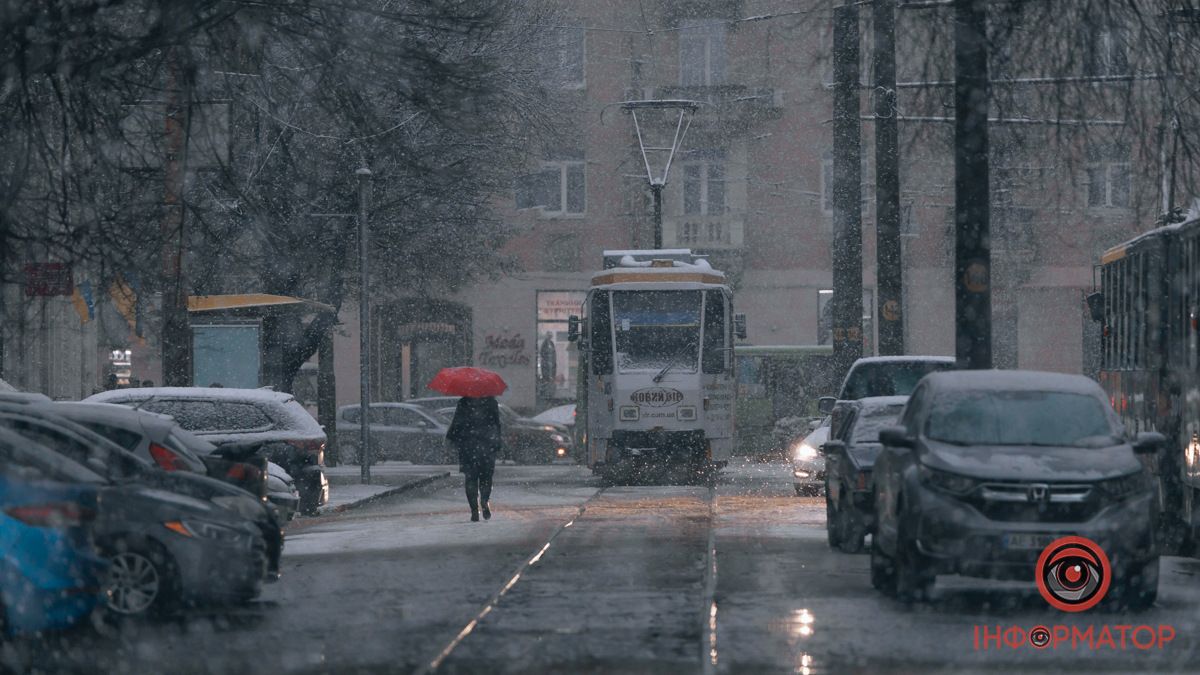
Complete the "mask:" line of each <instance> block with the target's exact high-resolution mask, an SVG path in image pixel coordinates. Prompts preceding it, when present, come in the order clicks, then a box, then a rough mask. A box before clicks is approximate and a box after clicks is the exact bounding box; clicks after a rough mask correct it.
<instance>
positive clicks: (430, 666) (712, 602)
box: [414, 485, 718, 675]
mask: <svg viewBox="0 0 1200 675" xmlns="http://www.w3.org/2000/svg"><path fill="white" fill-rule="evenodd" d="M614 487H617V486H611V485H606V486H603V487H601V488H600V489H598V490H597V491H596V492H595V493H594V494H593V495H591V496H590V497H588V498H587V499H586V500H585V501H584V502H583V503H582V504H580V505H579V507H578V508H577V510H576V512H575V513H574V514H573V515H572V516H571V517H570V518H569V519H567V520H566V521H564V522H563V523H561V524H559V525H558V526H557V527H556V528H555V529H554V531H553V532H551V534H550V535H549V536H548V537H546V539H545V541H544V542H543V543H542V544H541V545H540V546H539V547H538V548H537V550H536V551H534V552H533V553H532V554H531V555H530V556H528V557H527V558H526V559H524V560H523V561H522V562H521V564H520V565H518V566H517V568H516V569H515V570H514V571H513V573H512V574H511V575H510V576H509V577H508V578H507V580H506V581H505V583H504V584H503V585H501V586H500V588H499V589H498V590H496V592H495V593H493V594H492V596H491V597H490V598H489V599H488V600H487V602H485V603H484V604H483V606H481V607H480V608H479V610H478V611H477V612H475V614H474V615H473V616H472V617H471V619H470V621H468V622H467V623H466V624H465V625H464V626H462V628H461V629H459V630H458V631H457V632H456V633H455V635H454V636H453V637H452V638H451V639H450V640H449V641H448V642H446V643H445V644H444V645H442V646H441V647H440V648H439V649H438V650H437V651H436V652H435V653H433V654H432V655H431V656H429V657H426V658H424V659H422V661H421V665H420V667H418V668H417V670H416V671H414V672H415V673H416V675H429V674H431V673H436V672H438V671H439V669H441V668H442V666H443V664H445V663H446V661H447V660H448V659H449V658H450V657H451V656H452V655H453V654H454V653H455V652H456V650H458V648H459V647H460V646H461V645H462V643H463V642H464V641H465V640H466V639H467V638H468V637H469V636H470V635H471V634H472V633H474V632H475V631H476V629H477V628H478V627H479V626H480V624H481V623H482V622H483V620H484V619H485V618H487V617H488V616H489V615H490V614H492V613H493V612H494V611H496V610H497V609H498V608H499V607H500V605H501V603H502V602H503V600H504V598H505V597H506V596H507V595H509V593H510V592H511V591H512V590H513V589H514V588H515V587H516V586H517V585H518V583H520V582H521V580H522V579H523V578H525V577H526V576H527V575H528V573H529V572H530V570H531V569H532V568H533V566H534V565H536V564H538V563H539V562H540V561H541V560H542V559H543V557H544V556H545V555H546V553H547V552H548V551H549V550H550V548H551V546H552V545H553V544H554V542H555V540H556V539H558V537H559V536H560V535H562V534H563V533H564V532H566V531H567V530H568V529H570V528H571V527H573V526H574V525H575V524H576V523H577V522H578V521H579V519H580V518H582V517H583V516H584V514H585V513H586V512H587V511H588V509H589V508H591V507H592V506H593V505H594V504H595V503H596V502H597V501H598V500H599V499H601V498H602V497H604V496H605V495H606V494H608V493H610V492H611V491H612V490H613V488H614ZM705 496H706V502H707V504H706V506H707V520H708V527H707V532H706V535H705V549H704V570H703V579H702V583H701V589H702V590H701V598H700V601H701V602H700V603H699V604H700V606H699V607H698V608H697V620H698V622H699V640H698V644H697V657H698V665H699V667H700V668H699V669H700V672H702V673H705V675H709V674H711V673H715V672H716V668H717V664H718V651H717V602H716V597H715V596H716V586H717V552H716V506H717V504H716V501H717V500H716V487H715V486H714V485H710V486H709V487H708V488H707V489H706V495H705Z"/></svg>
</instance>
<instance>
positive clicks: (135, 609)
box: [104, 541, 179, 616]
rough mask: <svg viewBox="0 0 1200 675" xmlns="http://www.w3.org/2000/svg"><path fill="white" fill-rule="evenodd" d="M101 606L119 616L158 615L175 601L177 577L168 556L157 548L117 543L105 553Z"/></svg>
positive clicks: (172, 605) (176, 597)
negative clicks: (105, 567)
mask: <svg viewBox="0 0 1200 675" xmlns="http://www.w3.org/2000/svg"><path fill="white" fill-rule="evenodd" d="M107 557H108V563H109V568H108V582H107V584H106V587H105V593H104V595H105V604H106V606H107V607H108V609H109V611H111V612H113V613H114V614H118V615H121V616H145V615H147V614H152V613H153V614H161V613H165V612H168V611H170V610H172V609H174V606H175V604H176V602H177V601H178V599H179V597H178V596H179V589H178V583H179V582H178V575H177V574H176V570H175V564H174V561H172V560H171V557H170V555H168V554H167V553H166V551H163V550H162V549H161V548H159V547H158V546H157V545H153V544H147V545H144V546H134V545H130V544H128V543H127V542H123V541H122V542H118V543H117V544H116V545H114V546H113V548H112V550H110V551H109V552H108V555H107Z"/></svg>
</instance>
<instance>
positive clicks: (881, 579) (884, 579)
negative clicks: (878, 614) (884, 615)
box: [871, 537, 896, 596]
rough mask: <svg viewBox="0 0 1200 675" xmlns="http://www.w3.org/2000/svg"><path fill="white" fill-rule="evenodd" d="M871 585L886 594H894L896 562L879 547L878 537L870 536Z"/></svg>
mask: <svg viewBox="0 0 1200 675" xmlns="http://www.w3.org/2000/svg"><path fill="white" fill-rule="evenodd" d="M871 586H872V587H873V588H874V589H875V590H877V591H879V592H881V593H883V594H884V595H887V596H893V595H895V594H896V563H895V561H894V560H892V559H891V558H889V557H888V556H887V555H886V554H885V553H884V552H883V549H881V548H880V544H879V537H871Z"/></svg>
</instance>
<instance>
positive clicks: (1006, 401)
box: [871, 370, 1163, 608]
mask: <svg viewBox="0 0 1200 675" xmlns="http://www.w3.org/2000/svg"><path fill="white" fill-rule="evenodd" d="M879 437H880V441H881V442H882V444H883V450H882V451H881V452H880V454H879V457H878V459H877V460H876V462H875V487H876V499H875V520H876V526H875V534H874V536H873V537H871V583H872V584H873V585H874V586H875V587H876V588H878V589H880V590H882V591H884V592H885V593H895V594H898V595H899V596H901V597H902V598H904V599H919V598H921V597H924V596H925V595H926V593H927V591H928V590H929V588H930V587H931V586H932V585H933V583H934V582H935V580H936V577H937V575H939V574H959V575H964V576H975V577H990V578H1007V579H1021V580H1029V579H1030V577H1031V575H1032V571H1033V569H1034V567H1035V563H1036V561H1037V559H1038V556H1039V554H1040V553H1041V552H1042V550H1043V549H1044V548H1045V547H1046V546H1047V545H1048V544H1049V543H1050V542H1051V541H1053V540H1055V539H1057V538H1059V537H1062V536H1066V535H1075V536H1081V537H1087V538H1089V539H1091V540H1092V541H1094V542H1096V543H1097V544H1099V545H1100V547H1101V548H1102V549H1103V550H1104V551H1105V552H1106V554H1107V556H1108V557H1109V559H1110V560H1111V562H1112V567H1113V576H1112V586H1111V588H1110V590H1109V592H1108V596H1109V597H1110V598H1111V599H1112V600H1113V601H1114V602H1116V603H1119V604H1123V605H1126V606H1129V607H1131V608H1144V607H1147V606H1149V605H1151V604H1153V602H1154V600H1155V597H1156V596H1157V593H1158V573H1159V572H1158V564H1159V551H1158V548H1157V542H1156V540H1155V536H1154V523H1155V519H1156V515H1157V514H1156V508H1157V500H1156V495H1155V491H1154V488H1153V485H1152V483H1151V481H1150V480H1149V478H1148V476H1147V473H1146V471H1145V470H1144V469H1143V464H1142V462H1141V461H1139V455H1142V454H1149V453H1154V452H1156V451H1157V450H1158V448H1159V446H1160V445H1161V444H1162V443H1163V437H1162V435H1161V434H1158V433H1154V432H1143V433H1140V434H1138V435H1137V436H1136V438H1133V439H1130V438H1128V437H1127V436H1126V432H1125V429H1124V428H1123V427H1122V426H1121V424H1120V421H1119V420H1118V418H1117V416H1116V413H1114V412H1113V409H1112V408H1111V406H1110V405H1109V402H1108V398H1107V397H1106V396H1105V394H1104V391H1103V390H1102V389H1101V388H1100V386H1099V385H1098V384H1096V383H1095V382H1094V381H1092V380H1090V379H1088V378H1085V377H1081V376H1073V375H1061V374H1054V373H1034V372H1022V371H1000V370H988V371H963V372H955V373H936V374H932V375H928V376H927V377H926V378H925V379H924V380H922V381H921V383H920V384H919V385H918V386H917V388H916V390H915V391H914V392H913V394H912V397H911V399H910V400H909V403H908V405H907V406H906V408H905V412H904V415H903V417H902V418H901V421H900V424H899V425H898V426H894V427H885V428H884V429H883V430H882V431H880V433H879Z"/></svg>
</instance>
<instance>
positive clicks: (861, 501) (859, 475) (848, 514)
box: [820, 396, 908, 553]
mask: <svg viewBox="0 0 1200 675" xmlns="http://www.w3.org/2000/svg"><path fill="white" fill-rule="evenodd" d="M907 401H908V397H907V396H876V397H872V398H864V399H859V400H857V401H853V402H851V403H850V406H849V409H848V411H847V415H848V418H849V419H847V421H846V424H845V425H844V426H843V428H842V433H841V434H840V435H839V436H838V437H837V438H832V439H830V440H828V441H826V442H825V444H824V445H823V446H822V447H821V448H820V452H821V453H822V454H824V455H825V528H826V531H827V532H828V537H829V545H830V546H831V547H833V548H836V549H838V550H840V551H843V552H845V553H858V552H859V551H861V550H862V547H863V541H864V540H865V538H866V536H867V534H868V533H870V532H871V530H872V529H873V527H874V524H875V490H874V487H875V484H874V481H873V480H872V477H871V473H872V469H873V468H874V466H875V458H876V457H878V456H879V451H880V450H881V447H880V445H879V430H880V429H883V428H884V427H887V426H891V425H893V424H895V423H896V420H897V419H899V417H900V412H901V411H902V410H904V404H905V403H906V402H907Z"/></svg>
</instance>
